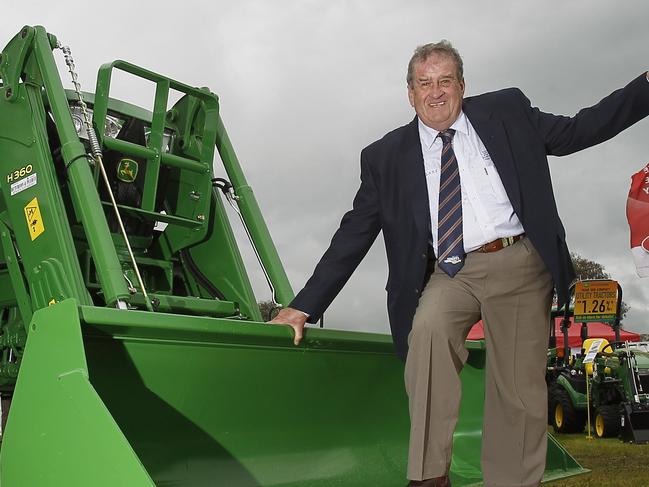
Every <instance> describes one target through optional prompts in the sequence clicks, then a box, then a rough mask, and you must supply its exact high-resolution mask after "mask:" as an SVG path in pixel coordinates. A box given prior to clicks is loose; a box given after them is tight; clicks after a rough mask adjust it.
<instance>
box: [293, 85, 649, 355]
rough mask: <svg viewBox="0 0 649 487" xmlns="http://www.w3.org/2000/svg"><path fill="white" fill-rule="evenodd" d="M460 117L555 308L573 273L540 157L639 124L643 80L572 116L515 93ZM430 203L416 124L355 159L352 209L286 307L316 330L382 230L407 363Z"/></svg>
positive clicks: (396, 335) (393, 311) (478, 103)
mask: <svg viewBox="0 0 649 487" xmlns="http://www.w3.org/2000/svg"><path fill="white" fill-rule="evenodd" d="M462 109H463V111H464V113H465V114H466V116H467V117H468V118H469V120H470V121H471V124H472V125H473V127H474V128H475V130H476V132H477V133H478V135H479V136H480V139H481V140H482V142H483V144H484V145H485V147H486V148H487V150H488V151H489V154H490V156H491V159H492V160H493V162H494V165H495V166H496V169H497V170H498V174H499V175H500V178H501V179H502V182H503V185H504V187H505V190H506V191H507V195H508V196H509V201H510V202H511V204H512V207H513V208H514V211H515V212H516V215H518V218H519V219H520V221H521V223H522V224H523V228H524V229H525V233H526V234H527V236H528V237H529V238H530V240H531V241H532V243H533V244H534V246H535V247H536V249H537V250H538V252H539V254H540V255H541V257H542V258H543V261H544V262H545V264H546V265H547V266H548V269H549V271H550V273H551V274H552V277H553V279H554V284H555V287H556V290H557V294H558V297H559V302H560V304H563V303H564V302H565V301H566V300H567V299H568V289H569V285H570V282H571V281H572V280H573V279H574V277H575V273H574V269H573V266H572V262H571V260H570V254H569V252H568V247H567V246H566V241H565V239H566V233H565V230H564V227H563V225H562V223H561V220H560V219H559V214H558V212H557V207H556V202H555V200H554V195H553V192H552V183H551V179H550V171H549V169H548V160H547V156H548V155H554V156H563V155H567V154H572V153H573V152H577V151H579V150H581V149H585V148H587V147H591V146H593V145H596V144H599V143H600V142H604V141H605V140H608V139H610V138H612V137H614V136H615V135H617V134H618V133H619V132H621V131H622V130H624V129H626V128H627V127H629V126H631V125H632V124H634V123H635V122H637V121H638V120H640V119H642V118H644V117H645V116H647V115H648V114H649V82H648V81H647V79H646V77H645V74H643V75H642V76H640V77H638V78H636V79H635V80H633V81H632V82H631V83H629V84H628V85H627V86H626V87H624V88H622V89H620V90H617V91H615V92H613V93H612V94H610V95H609V96H607V97H606V98H604V99H603V100H602V101H600V102H599V103H598V104H597V105H595V106H592V107H590V108H585V109H583V110H581V111H580V112H579V113H577V114H576V115H575V116H574V117H565V116H559V115H553V114H550V113H544V112H542V111H540V110H539V109H538V108H535V107H532V106H531V104H530V101H529V100H528V99H527V98H526V97H525V95H524V94H523V93H522V92H521V91H520V90H519V89H517V88H509V89H505V90H500V91H496V92H492V93H486V94H483V95H479V96H473V97H468V98H465V99H464V101H463V106H462ZM431 197H435V198H436V197H437V196H436V195H434V196H431ZM428 198H429V195H428V189H427V186H426V177H425V173H424V161H423V156H422V151H421V143H420V140H419V130H418V126H417V118H416V117H415V119H414V120H413V121H412V122H410V123H409V124H407V125H404V126H403V127H399V128H398V129H396V130H393V131H392V132H389V133H388V134H386V135H385V136H384V137H383V138H381V139H380V140H378V141H376V142H374V143H372V144H370V145H369V146H368V147H366V148H365V149H363V151H362V152H361V185H360V188H359V189H358V192H357V193H356V196H355V198H354V202H353V207H352V209H351V210H350V211H349V212H347V213H346V214H345V215H344V216H343V218H342V221H341V223H340V227H339V228H338V230H337V231H336V233H335V234H334V236H333V238H332V240H331V244H330V246H329V248H328V249H327V251H326V252H325V253H324V255H323V256H322V258H321V259H320V262H319V263H318V265H317V266H316V268H315V270H314V272H313V275H312V276H311V278H310V279H309V280H308V281H307V283H306V285H305V286H304V288H303V289H302V290H301V291H300V292H299V293H298V295H297V296H296V297H295V299H294V300H293V301H292V302H291V304H290V306H291V307H293V308H296V309H299V310H302V311H304V312H306V313H309V315H310V317H309V320H308V321H309V322H310V323H315V322H317V320H318V319H319V318H320V316H321V315H322V313H323V312H324V311H325V309H326V308H327V307H328V306H329V304H331V302H332V301H333V299H334V298H335V297H336V295H337V294H338V292H339V291H340V290H341V289H342V287H343V286H344V284H345V283H346V282H347V280H348V279H349V277H350V276H351V274H352V272H353V271H354V270H355V269H356V267H357V266H358V264H359V263H360V261H361V260H362V259H363V257H364V256H365V254H366V253H367V251H368V250H369V248H370V246H371V245H372V243H373V242H374V240H375V238H376V236H377V235H378V233H379V231H381V230H382V231H383V238H384V240H385V249H386V253H387V260H388V268H389V275H388V282H387V286H386V291H387V294H388V296H387V301H388V315H389V318H390V328H391V331H392V337H393V339H394V345H395V349H396V352H397V354H398V355H399V356H400V357H401V358H402V359H405V357H406V354H407V351H408V343H407V338H408V334H409V333H410V329H411V327H412V319H413V316H414V313H415V309H416V307H417V303H418V301H419V296H420V294H421V291H422V289H423V287H424V285H425V282H424V279H425V276H426V268H427V263H428V260H429V255H428V252H429V245H428V242H429V238H430V210H429V205H428ZM431 257H433V258H434V256H431Z"/></svg>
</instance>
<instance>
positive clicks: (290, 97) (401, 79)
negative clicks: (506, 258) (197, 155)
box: [0, 0, 649, 332]
mask: <svg viewBox="0 0 649 487" xmlns="http://www.w3.org/2000/svg"><path fill="white" fill-rule="evenodd" d="M154 5H155V7H154ZM648 19H649V2H647V1H646V0H633V1H624V2H611V1H596V0H572V1H566V0H545V1H543V2H521V1H518V2H515V1H508V2H505V1H492V2H484V1H464V2H462V1H457V2H448V1H445V2H441V1H431V0H428V1H415V0H410V1H403V0H401V1H391V0H385V1H382V0H373V1H351V0H350V1H343V0H326V1H325V0H321V1H315V0H311V1H307V0H305V1H272V2H271V1H252V0H250V1H246V0H239V1H236V2H232V1H228V2H222V1H212V2H197V1H189V0H188V1H184V2H166V1H159V2H155V3H148V2H135V1H128V2H127V1H122V0H114V1H111V2H94V1H88V2H84V3H83V4H81V3H80V2H78V1H74V2H73V1H69V0H59V1H57V2H50V1H47V2H45V1H40V0H39V1H29V2H19V3H16V4H12V8H11V15H7V16H5V17H4V20H3V22H2V24H1V26H0V33H1V35H0V42H2V43H6V42H7V41H8V40H9V39H10V38H11V37H13V35H14V34H15V33H16V32H18V31H19V30H20V28H21V27H22V26H23V25H25V24H27V25H39V24H40V25H44V26H45V27H46V28H47V30H48V31H49V32H51V33H53V34H55V35H57V36H58V37H59V38H60V40H61V41H62V42H63V43H64V44H67V45H69V46H70V48H71V49H72V52H73V55H74V58H75V61H76V65H77V69H78V72H79V76H80V80H81V82H82V85H83V87H84V89H86V90H88V91H94V84H95V79H96V72H97V69H98V67H99V65H100V64H102V63H104V62H109V61H112V60H114V59H124V60H127V61H130V62H133V63H135V64H139V65H141V66H143V67H146V68H148V69H151V70H153V71H157V72H160V73H162V74H165V75H167V76H170V77H172V78H175V79H178V80H179V81H183V82H186V83H188V84H192V85H196V86H209V87H210V89H211V90H212V91H213V92H215V93H217V94H218V95H219V96H220V99H221V109H222V115H223V118H224V121H225V124H226V127H227V128H228V130H229V133H230V137H231V139H232V142H233V144H234V146H235V149H236V150H237V152H238V155H239V159H240V160H241V162H242V165H243V167H244V170H245V171H246V174H247V177H248V180H249V182H250V184H251V186H252V187H253V189H254V191H255V194H256V196H257V199H258V201H259V204H260V206H261V207H262V210H263V211H264V215H265V217H266V221H267V224H268V226H269V227H270V230H271V233H272V235H273V238H274V240H275V243H276V245H277V247H278V250H279V253H280V256H281V257H282V260H283V262H284V265H285V267H286V270H287V273H288V276H289V278H290V280H291V283H292V285H293V288H294V290H295V291H296V292H297V291H298V290H299V289H300V288H301V286H302V285H303V284H304V282H305V280H306V279H307V278H308V276H309V275H310V273H311V271H312V269H313V267H314V265H315V264H316V262H317V261H318V259H319V258H320V256H321V255H322V253H323V252H324V250H325V249H326V247H327V245H328V243H329V240H330V238H331V236H332V234H333V232H334V231H335V229H336V228H337V226H338V223H339V221H340V218H341V216H342V214H343V213H344V212H345V211H346V210H347V209H348V208H349V207H350V205H351V200H352V198H353V195H354V193H355V191H356V189H357V186H358V175H359V165H358V155H359V153H360V150H361V149H362V148H363V147H364V146H366V145H367V144H369V143H371V142H372V141H374V140H376V139H378V138H380V137H381V136H382V135H383V134H384V133H386V132H387V131H389V130H391V129H393V128H395V127H397V126H400V125H403V124H405V123H407V122H408V121H409V120H410V119H411V118H412V117H413V111H412V109H411V108H410V106H409V104H408V101H407V97H406V86H405V70H406V65H407V62H408V59H409V58H410V55H411V54H412V51H413V49H414V48H415V47H416V46H417V45H420V44H424V43H427V42H432V41H437V40H440V39H442V38H446V39H449V40H451V42H453V43H454V44H455V46H456V47H457V48H458V49H459V50H460V52H461V54H462V56H463V58H464V63H465V78H466V83H467V95H472V94H479V93H482V92H485V91H492V90H497V89H500V88H504V87H509V86H517V87H519V88H521V89H522V90H523V91H524V92H525V93H526V95H527V96H528V97H529V98H530V99H531V100H532V103H533V104H534V105H536V106H538V107H540V108H541V109H542V110H544V111H549V112H553V113H561V114H566V115H572V114H574V113H575V112H576V111H578V110H579V109H580V108H582V107H585V106H589V105H592V104H595V103H596V102H597V101H599V100H600V99H601V98H602V97H603V96H605V95H607V94H608V93H610V92H611V91H613V90H615V89H617V88H619V87H622V86H623V85H625V84H626V83H627V82H629V81H630V80H632V79H633V78H635V77H636V76H638V75H639V74H640V73H641V72H643V71H645V70H647V69H649V27H648V24H647V20H648ZM57 56H59V54H57ZM59 57H60V56H59ZM63 78H64V80H65V81H66V85H69V83H68V82H67V75H66V73H63ZM121 81H123V83H122V82H121ZM114 90H115V91H113V92H112V93H113V96H116V97H118V98H122V99H125V100H127V101H131V102H134V103H137V104H139V105H142V106H145V107H148V106H150V105H151V100H152V91H151V87H150V86H147V85H146V84H145V83H136V82H135V81H131V82H127V80H126V79H124V80H120V82H119V83H116V84H115V87H114ZM648 135H649V121H648V120H645V121H642V122H640V123H638V124H637V125H635V126H634V127H632V128H631V129H629V130H627V131H626V132H624V133H622V134H621V135H619V136H618V137H617V138H615V139H614V140H612V141H609V142H606V143H604V144H602V145H600V146H597V147H595V148H591V149H588V150H586V151H584V152H581V153H579V154H576V155H573V156H569V157H563V158H553V159H551V160H550V166H551V171H552V178H553V181H554V186H555V194H556V198H557V202H558V205H559V212H560V214H561V217H562V218H563V222H564V225H565V227H566V231H567V239H568V245H569V246H570V248H571V250H573V251H575V252H578V253H579V254H581V255H582V256H584V257H587V258H589V259H593V260H596V261H598V262H600V263H602V264H603V265H604V266H605V267H606V269H607V271H608V272H610V273H611V274H612V276H613V277H614V278H616V279H618V280H619V281H620V283H621V284H622V286H623V288H624V297H625V300H626V301H627V302H628V303H629V304H630V305H631V308H632V309H631V312H630V313H629V315H628V317H627V319H626V320H625V325H626V327H627V328H628V329H631V330H635V331H642V332H649V279H644V280H643V279H640V278H638V277H637V275H636V273H635V268H634V265H633V261H632V258H631V254H630V250H629V230H628V225H627V222H626V217H625V203H626V197H627V193H628V190H629V184H630V177H631V175H632V174H633V173H635V172H637V171H638V170H640V169H641V168H642V167H643V166H644V165H645V164H646V163H647V162H648V161H649V143H648V142H647V141H648V140H649V137H648ZM217 172H221V171H217ZM239 234H240V232H239ZM245 255H246V260H247V261H248V262H249V263H250V266H251V267H252V269H251V274H252V276H253V280H254V282H255V289H256V291H257V294H258V298H259V299H260V300H261V299H267V298H268V297H269V294H270V293H269V292H268V291H267V290H266V289H265V287H264V284H263V280H262V279H261V274H260V272H259V271H257V270H256V269H255V268H254V265H253V263H252V258H251V254H250V252H249V251H248V250H246V251H245ZM386 276H387V270H386V262H385V256H384V250H383V243H382V241H381V238H379V239H378V240H377V243H376V244H375V245H374V247H373V248H372V250H371V251H370V254H369V255H368V256H367V257H366V259H365V261H364V262H363V263H362V264H361V266H360V267H359V269H358V270H357V271H356V273H355V274H354V275H353V277H352V279H351V280H350V282H349V283H348V284H347V286H346V287H345V288H344V289H343V291H342V293H341V294H340V296H339V297H338V298H337V299H336V301H335V302H334V304H333V305H332V306H331V308H330V309H329V311H328V312H327V313H326V325H327V326H328V327H332V328H344V329H356V330H366V331H378V332H387V331H388V324H387V323H388V322H387V313H386V310H385V309H386V307H385V291H384V285H385V280H386Z"/></svg>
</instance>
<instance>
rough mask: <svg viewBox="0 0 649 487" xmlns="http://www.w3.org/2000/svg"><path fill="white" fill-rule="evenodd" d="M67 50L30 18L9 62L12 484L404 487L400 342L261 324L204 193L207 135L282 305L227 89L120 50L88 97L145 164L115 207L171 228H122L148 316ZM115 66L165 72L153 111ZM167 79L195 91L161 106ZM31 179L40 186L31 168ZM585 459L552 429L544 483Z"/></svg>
mask: <svg viewBox="0 0 649 487" xmlns="http://www.w3.org/2000/svg"><path fill="white" fill-rule="evenodd" d="M57 45H58V42H57V39H56V38H55V37H54V36H52V35H50V34H47V32H46V31H45V29H44V28H43V27H25V28H23V29H22V30H21V32H20V33H19V34H18V35H17V36H16V37H14V39H12V40H11V41H10V43H9V44H8V45H7V47H6V48H5V49H4V50H3V52H2V58H1V59H0V77H2V82H3V84H2V86H1V87H0V154H1V155H2V156H3V157H2V164H3V165H4V166H3V167H5V166H6V167H5V169H6V173H5V174H0V246H1V248H2V261H3V262H2V263H3V264H4V265H2V266H0V305H2V308H1V309H0V348H1V350H0V351H1V352H2V356H1V357H0V394H7V393H10V392H11V390H12V389H13V386H14V383H15V390H14V391H13V403H12V406H11V410H10V413H9V421H8V423H7V427H6V430H5V433H4V435H3V439H2V445H1V448H0V482H1V483H2V484H3V485H8V486H23V485H25V486H31V485H38V486H39V487H48V486H52V487H54V486H56V487H58V486H60V485H63V484H65V485H66V486H68V487H81V486H84V487H85V486H87V485H93V486H97V487H102V486H111V487H112V486H115V485H129V486H133V487H139V486H153V485H165V486H169V487H172V486H186V485H222V486H228V487H229V486H244V485H245V486H257V485H258V486H261V485H275V486H280V485H285V486H289V485H290V486H293V487H299V486H309V487H333V486H340V485H359V486H360V485H372V486H377V487H378V486H386V487H387V486H393V485H398V484H400V483H404V482H405V466H406V455H407V437H408V430H409V427H408V426H409V425H408V408H407V399H406V396H405V391H404V388H403V364H402V363H401V362H400V361H398V359H397V358H396V356H395V355H394V352H393V346H392V341H391V338H390V336H388V335H378V334H370V333H355V332H346V331H335V330H321V329H310V330H308V331H307V333H306V336H305V339H304V340H303V342H302V343H301V344H300V346H298V347H295V346H293V344H292V334H293V332H292V330H291V329H290V328H289V327H286V326H284V327H282V326H268V325H265V324H263V323H260V322H259V321H260V320H261V315H260V312H259V309H258V306H257V303H256V299H255V296H254V293H253V291H252V287H251V285H250V281H249V278H248V275H247V272H246V269H245V267H244V265H243V260H242V258H241V254H240V252H239V249H238V246H237V243H236V241H235V238H234V233H233V231H232V228H231V225H230V223H229V220H228V217H227V213H226V211H225V206H224V201H223V200H224V196H223V195H222V194H220V193H219V192H218V191H217V189H216V188H214V187H213V186H212V176H213V168H212V164H213V161H212V159H213V157H214V155H215V154H214V149H215V148H216V149H217V150H218V153H219V156H220V159H221V162H222V163H223V167H224V170H225V172H226V174H227V177H228V179H229V180H230V181H231V183H232V186H233V189H234V197H235V198H236V205H237V206H238V209H239V210H240V212H241V215H242V218H243V220H244V222H245V224H246V226H247V228H248V230H249V232H250V235H251V238H252V241H253V245H254V247H255V249H256V251H257V252H258V254H259V256H260V259H261V261H262V262H263V264H264V267H265V269H266V271H267V275H268V276H269V279H270V281H271V283H272V285H273V288H274V289H275V297H276V298H277V300H278V301H279V302H280V304H284V305H285V304H288V302H289V301H290V300H291V299H292V297H293V291H292V289H291V287H290V284H289V282H288V279H287V277H286V274H285V272H284V269H283V267H282V265H281V262H280V259H279V256H278V254H277V250H276V249H275V247H274V245H273V243H272V240H271V237H270V234H269V231H268V228H267V227H266V224H265V223H264V220H263V217H262V215H261V212H260V210H259V207H258V205H257V202H256V200H255V197H254V194H253V192H252V189H251V188H250V186H249V185H248V182H247V181H246V179H245V177H244V175H243V171H242V170H241V166H240V164H239V161H238V160H237V157H236V154H235V152H234V149H233V147H232V144H231V142H230V140H229V138H228V135H227V132H226V130H225V127H224V125H223V122H222V120H221V117H220V114H219V105H218V98H217V97H216V95H214V94H213V93H211V92H210V91H209V90H206V89H198V88H193V87H190V86H188V85H185V84H183V83H180V82H177V81H175V80H172V79H170V78H167V77H165V76H162V75H159V74H157V73H153V72H151V71H148V70H145V69H143V68H140V67H138V66H134V65H132V64H129V63H126V62H124V61H116V62H114V63H111V64H106V65H103V66H102V67H101V68H100V71H99V75H98V78H97V88H96V94H95V95H90V96H88V97H87V101H88V103H89V105H91V107H92V109H93V111H94V114H93V115H94V116H93V123H94V124H95V127H96V129H97V132H98V136H99V139H100V143H101V145H102V147H103V148H104V149H106V151H113V152H116V153H119V154H121V155H124V156H129V157H134V158H139V159H141V160H143V161H145V166H146V170H145V171H146V172H145V176H144V183H143V186H142V193H141V199H140V200H139V201H138V200H137V198H135V199H128V198H124V199H123V200H121V201H120V202H119V208H120V211H121V212H122V214H123V215H124V216H125V217H127V218H135V219H137V220H138V221H140V220H143V221H145V222H147V225H148V224H150V223H152V222H153V221H163V222H165V223H167V224H168V227H167V228H166V229H165V230H164V231H163V232H161V233H159V234H154V233H153V231H151V232H149V233H147V232H143V233H142V234H140V233H137V232H135V233H136V234H134V235H131V236H129V241H130V242H131V244H132V245H131V246H132V248H133V252H134V258H135V261H136V262H137V265H138V268H139V269H140V271H141V273H142V275H143V279H144V281H145V283H146V285H147V289H148V290H149V298H151V299H152V301H153V302H154V303H155V307H154V309H155V311H151V310H149V311H146V309H148V308H151V305H150V303H146V302H145V301H144V294H143V293H142V289H129V286H127V283H128V282H129V280H130V281H131V282H133V281H135V278H134V272H135V269H134V266H133V263H132V262H131V260H130V258H129V256H128V252H127V251H126V248H125V247H126V246H125V242H124V240H123V237H122V236H121V235H119V234H117V233H114V232H113V231H111V228H113V229H114V226H115V225H114V223H115V222H114V221H113V220H112V218H113V216H112V213H111V208H109V207H107V201H102V197H101V196H100V195H102V191H103V189H102V187H101V186H98V182H99V178H98V174H97V167H93V164H92V163H91V161H89V160H88V158H87V156H86V151H87V147H86V145H84V142H83V141H82V140H81V139H80V138H79V137H78V135H77V133H76V131H75V127H74V124H73V121H72V117H71V112H70V109H69V104H70V103H71V101H73V98H74V93H70V92H67V93H66V91H65V90H64V89H63V86H62V83H61V79H60V77H59V74H58V72H57V69H56V64H55V62H54V58H53V55H52V49H53V48H54V47H55V46H57ZM114 70H121V71H125V72H126V73H128V74H130V75H133V76H137V77H140V78H144V79H146V80H149V81H151V82H152V83H154V85H155V90H156V91H155V96H154V106H153V112H152V113H148V112H146V111H144V110H142V109H140V108H138V107H134V106H132V105H128V104H124V103H121V102H118V101H115V100H112V99H111V98H110V84H111V76H112V73H113V71H114ZM171 89H173V90H176V91H180V92H181V93H183V94H184V96H183V97H182V98H181V99H180V100H179V101H178V102H177V103H176V104H175V105H174V106H173V107H172V108H171V109H168V107H167V104H168V100H169V90H171ZM109 114H111V115H120V116H124V117H125V118H128V117H135V118H137V119H138V120H140V121H142V122H145V124H148V125H149V126H150V132H149V137H148V141H147V142H146V144H144V145H140V144H137V143H134V142H131V141H129V140H126V139H125V138H124V139H122V138H119V137H117V138H112V137H107V136H105V134H104V128H105V127H104V125H105V120H106V116H107V115H109ZM140 125H142V124H139V125H138V127H140ZM167 131H171V132H173V134H174V138H173V142H172V143H171V146H170V147H166V146H163V139H164V135H165V133H166V132H167ZM25 161H27V162H25ZM25 164H29V168H28V167H27V166H26V165H25ZM21 165H22V166H21ZM15 171H17V173H18V176H17V179H16V180H20V181H22V182H21V183H20V184H21V185H23V186H24V187H23V186H21V187H20V188H21V189H22V190H20V191H18V190H17V189H19V188H18V186H12V185H13V184H15V182H16V181H14V180H13V179H12V177H13V176H12V177H10V176H9V175H13V174H14V172H15ZM27 173H30V174H31V173H34V174H37V182H36V183H35V184H31V186H29V185H28V184H25V183H26V181H25V180H23V179H21V178H23V176H24V175H26V174H27ZM30 181H36V179H33V180H30ZM115 184H118V183H116V182H115ZM134 188H135V187H134V186H130V187H129V189H134ZM135 189H136V190H139V187H137V188H135ZM35 198H37V200H38V207H39V208H38V210H39V212H40V218H39V216H38V212H36V211H35V210H34V207H35V203H34V199H35ZM133 201H135V203H134V202H133ZM30 205H31V206H30ZM27 210H29V211H27ZM163 210H164V212H165V213H164V214H163V213H162V211H163ZM26 215H27V216H28V218H27V217H26ZM147 228H148V227H147ZM124 305H127V306H128V307H129V309H121V308H123V307H124ZM116 306H117V307H119V308H120V309H117V308H116ZM467 347H468V349H469V358H468V361H467V364H466V366H465V367H464V369H463V372H462V376H461V378H462V382H463V389H464V394H463V400H462V404H461V416H460V418H459V421H458V425H457V430H456V435H455V449H454V456H453V462H452V466H451V477H452V480H453V484H454V485H456V486H460V487H461V486H467V485H476V484H479V483H480V482H481V473H480V465H479V458H480V447H481V445H480V444H481V428H482V398H483V396H484V383H483V378H484V367H485V359H486V357H485V349H484V343H482V342H469V343H468V345H467ZM16 376H17V379H16ZM34 458H36V459H37V460H38V461H36V462H35V461H34ZM583 471H584V470H583V469H582V468H581V467H579V465H578V464H577V463H576V462H575V461H574V459H572V457H570V455H569V454H567V453H566V452H565V450H563V449H562V448H561V447H560V446H559V445H558V444H556V442H554V441H553V440H550V441H549V444H548V465H547V470H546V478H548V479H550V478H559V477H563V476H568V475H575V474H578V473H582V472H583Z"/></svg>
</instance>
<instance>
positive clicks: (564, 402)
mask: <svg viewBox="0 0 649 487" xmlns="http://www.w3.org/2000/svg"><path fill="white" fill-rule="evenodd" d="M552 395H553V398H552V405H553V406H552V427H553V428H554V431H555V432H556V433H581V432H582V431H583V430H584V426H585V424H586V421H585V417H584V414H583V413H582V412H581V411H578V410H577V409H576V408H575V406H574V405H573V404H572V399H570V394H568V391H566V390H565V389H563V388H562V387H560V386H559V387H555V388H553V390H552Z"/></svg>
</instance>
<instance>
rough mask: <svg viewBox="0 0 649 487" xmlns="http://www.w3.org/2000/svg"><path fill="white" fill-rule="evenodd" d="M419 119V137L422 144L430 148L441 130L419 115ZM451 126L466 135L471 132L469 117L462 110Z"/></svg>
mask: <svg viewBox="0 0 649 487" xmlns="http://www.w3.org/2000/svg"><path fill="white" fill-rule="evenodd" d="M417 121H418V123H419V139H420V140H421V145H422V146H423V147H425V148H426V149H430V148H431V147H432V145H433V143H434V142H435V139H436V138H437V134H439V130H435V129H434V128H432V127H429V126H428V125H426V124H425V123H424V122H422V121H421V118H419V117H417ZM450 128H452V129H454V130H455V131H456V132H462V133H463V134H464V135H468V134H469V126H468V119H467V118H466V115H464V112H460V115H459V116H458V117H457V118H456V119H455V122H453V125H451V127H450Z"/></svg>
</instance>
